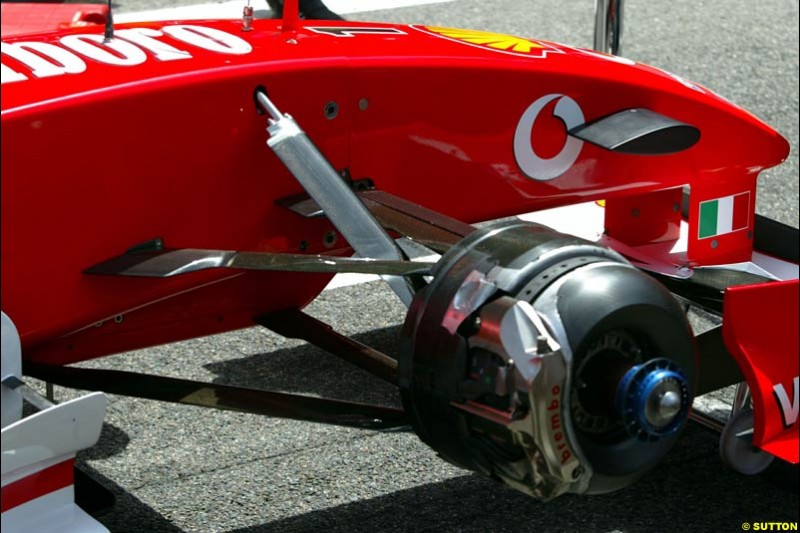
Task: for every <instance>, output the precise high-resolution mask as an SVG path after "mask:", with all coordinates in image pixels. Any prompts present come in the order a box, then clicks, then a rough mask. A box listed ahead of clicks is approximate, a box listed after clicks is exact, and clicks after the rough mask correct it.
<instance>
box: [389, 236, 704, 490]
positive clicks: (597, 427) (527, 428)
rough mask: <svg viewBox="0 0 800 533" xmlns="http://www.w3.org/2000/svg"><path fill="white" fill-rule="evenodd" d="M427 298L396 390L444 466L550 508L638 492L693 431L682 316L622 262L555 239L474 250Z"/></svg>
mask: <svg viewBox="0 0 800 533" xmlns="http://www.w3.org/2000/svg"><path fill="white" fill-rule="evenodd" d="M433 274H434V278H433V280H432V282H431V283H430V284H429V285H428V286H427V287H426V288H424V289H423V290H422V291H420V292H419V293H417V295H416V296H415V298H414V300H413V302H412V305H411V308H410V310H409V313H408V316H407V319H406V321H405V325H404V327H403V355H402V357H401V359H400V361H399V384H400V387H401V393H402V398H403V403H404V407H405V409H406V411H407V412H408V414H409V416H410V418H411V420H412V423H413V425H414V428H415V430H416V431H417V433H418V434H419V436H420V437H421V438H422V440H423V441H425V442H426V443H427V444H428V445H430V446H431V447H432V448H434V449H435V450H436V451H437V452H439V454H440V455H441V456H442V457H443V458H445V459H446V460H448V461H450V462H452V463H454V464H456V465H458V466H461V467H464V468H467V469H470V470H473V471H476V472H481V473H483V474H486V475H489V476H491V477H493V478H495V479H499V480H502V481H503V482H505V483H506V484H508V485H511V486H513V487H515V488H517V489H520V490H522V491H523V492H526V493H528V494H530V495H532V496H534V497H537V498H540V499H544V500H549V499H551V498H554V497H556V496H558V495H559V494H563V493H565V492H575V493H600V492H608V491H612V490H616V489H619V488H622V487H624V486H627V485H628V484H630V483H632V482H634V481H635V480H636V479H638V478H639V477H641V476H642V475H643V474H644V473H645V472H646V471H647V470H648V469H650V468H651V467H653V466H654V465H655V464H656V463H657V462H658V461H659V460H660V459H661V458H662V457H663V456H664V455H665V454H666V453H667V451H668V450H669V448H670V447H671V446H672V444H673V443H674V441H675V439H676V438H677V436H678V434H679V432H680V430H681V429H682V427H683V426H684V424H685V422H686V420H687V419H688V413H689V407H690V405H691V402H692V394H693V391H694V390H695V386H696V372H695V349H694V346H693V343H692V334H691V330H690V327H689V325H688V323H687V320H686V318H685V315H684V313H683V311H682V309H681V308H680V306H679V305H678V303H677V302H676V301H675V299H674V298H673V297H672V295H671V294H670V293H669V292H668V291H667V290H666V289H664V288H663V287H662V286H661V285H660V284H658V283H657V282H656V281H654V280H653V279H651V278H650V277H648V276H647V275H645V274H643V273H641V272H640V271H639V270H637V269H636V268H634V267H632V266H631V265H630V264H628V263H627V261H625V259H623V258H622V257H621V256H620V255H619V254H617V253H616V252H614V251H612V250H610V249H608V248H605V247H601V246H598V245H595V244H592V243H589V242H586V241H583V240H581V239H577V238H573V237H569V236H566V235H562V234H559V233H556V232H554V231H552V230H550V229H549V228H546V227H544V226H540V225H536V224H531V223H527V222H521V221H518V220H514V221H506V222H501V223H495V224H492V225H489V226H487V227H484V228H482V229H481V230H479V231H477V232H475V233H473V234H472V235H470V236H468V237H466V238H465V239H463V240H462V241H461V242H459V243H458V244H457V245H455V246H454V247H453V248H451V249H450V251H448V253H447V254H445V255H444V256H443V257H442V259H441V260H440V261H439V263H438V264H437V267H436V268H435V269H434V272H433Z"/></svg>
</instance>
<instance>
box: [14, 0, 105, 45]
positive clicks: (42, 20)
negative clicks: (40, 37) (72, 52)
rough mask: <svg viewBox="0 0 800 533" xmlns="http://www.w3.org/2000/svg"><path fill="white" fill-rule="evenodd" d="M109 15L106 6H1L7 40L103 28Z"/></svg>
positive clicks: (33, 4)
mask: <svg viewBox="0 0 800 533" xmlns="http://www.w3.org/2000/svg"><path fill="white" fill-rule="evenodd" d="M107 15H108V6H107V5H106V4H55V3H53V4H51V3H47V4H42V3H38V4H37V3H30V4H28V3H9V2H3V3H2V4H0V24H2V25H1V26H0V35H2V36H3V38H6V37H12V36H19V35H25V34H29V33H41V32H45V31H56V30H60V29H64V28H70V27H82V28H83V27H86V26H91V25H98V24H99V25H103V24H105V23H106V17H107ZM84 29H86V28H84Z"/></svg>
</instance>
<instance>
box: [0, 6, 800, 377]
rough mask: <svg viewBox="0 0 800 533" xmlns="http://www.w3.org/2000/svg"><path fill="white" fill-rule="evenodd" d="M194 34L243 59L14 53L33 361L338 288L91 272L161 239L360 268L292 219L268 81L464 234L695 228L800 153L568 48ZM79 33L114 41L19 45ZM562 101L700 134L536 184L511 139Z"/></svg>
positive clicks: (735, 252) (13, 280)
mask: <svg viewBox="0 0 800 533" xmlns="http://www.w3.org/2000/svg"><path fill="white" fill-rule="evenodd" d="M192 24H193V27H194V29H192V28H188V29H186V28H183V29H180V28H178V29H180V31H184V32H185V31H188V32H189V33H190V34H196V33H197V32H198V31H199V30H198V29H197V26H198V25H199V26H201V28H200V30H202V31H207V30H205V29H207V28H212V29H214V30H221V31H224V32H226V33H227V34H228V35H233V36H236V38H237V39H240V40H242V42H244V43H245V45H244V46H245V48H246V49H247V51H246V52H243V53H227V52H226V53H220V52H219V51H210V50H206V49H204V48H203V47H201V46H195V45H193V44H190V43H187V42H186V40H185V39H184V40H181V39H178V38H176V37H174V36H173V35H170V34H169V32H170V31H173V32H174V31H175V30H176V25H175V24H172V23H170V24H166V23H143V24H132V25H117V35H118V39H120V40H123V41H124V38H123V37H122V36H123V35H124V33H123V30H125V29H130V28H134V27H137V28H148V29H149V30H143V31H149V32H150V33H151V34H152V32H153V30H155V31H156V32H158V33H157V35H158V36H157V37H155V39H156V41H158V42H159V43H161V45H159V46H163V45H168V46H169V47H171V50H173V52H170V54H172V55H170V56H169V59H168V60H163V58H162V60H158V59H156V56H157V55H158V52H157V51H153V50H144V51H143V53H144V56H141V57H140V58H139V59H141V61H139V63H138V64H136V65H131V66H119V65H113V64H108V62H109V61H111V62H113V61H112V60H113V59H114V58H113V57H110V56H109V54H111V56H115V57H116V58H117V60H118V61H122V60H126V58H125V57H124V54H123V55H122V56H121V55H120V53H119V52H115V51H114V50H111V49H110V48H108V47H107V46H106V45H103V44H100V43H94V44H92V43H91V42H89V43H88V46H90V47H95V48H96V49H95V48H92V49H91V50H92V51H93V53H94V54H95V55H96V54H100V55H101V56H102V57H105V58H106V60H105V61H98V60H96V59H91V58H89V57H83V56H82V57H81V58H79V59H80V60H81V61H82V63H83V64H84V65H85V68H84V70H83V71H81V72H76V73H65V74H61V75H54V76H50V77H36V76H35V75H34V74H33V73H32V72H31V69H30V68H29V67H26V65H25V64H23V63H21V62H20V61H18V60H15V59H14V58H13V57H10V56H8V55H6V54H4V55H3V65H4V66H6V67H8V69H10V71H11V72H14V73H16V75H15V76H16V78H20V76H24V77H25V78H27V79H19V81H11V82H8V83H4V84H3V85H2V154H3V157H2V176H3V180H2V254H0V256H1V258H2V302H3V310H4V311H5V312H6V313H8V314H9V316H11V317H12V319H13V320H14V322H15V324H16V325H17V327H18V329H19V331H20V334H21V337H22V341H23V346H24V349H23V353H24V354H25V357H26V358H31V359H35V360H38V361H42V362H50V363H68V362H73V361H78V360H83V359H87V358H91V357H96V356H99V355H103V354H107V353H114V352H119V351H123V350H128V349H133V348H138V347H145V346H150V345H153V344H158V343H163V342H170V341H175V340H180V339H184V338H188V337H196V336H201V335H207V334H210V333H217V332H220V331H225V330H229V329H234V328H238V327H243V326H245V325H249V324H250V323H251V319H252V318H253V317H254V316H256V315H258V314H260V313H264V312H267V311H271V310H275V309H280V308H286V307H302V306H303V305H305V304H306V303H308V302H309V301H310V300H311V299H312V298H313V297H314V296H315V295H316V294H317V293H318V292H319V291H320V290H321V289H322V287H323V286H324V284H325V282H326V280H327V277H325V276H317V275H299V274H298V275H292V276H288V275H282V274H274V273H269V274H268V273H235V272H204V273H197V274H191V275H187V276H181V277H176V278H170V279H166V280H154V279H131V278H106V277H93V276H86V275H84V274H82V272H83V270H84V269H86V268H88V267H90V266H92V265H94V264H96V263H99V262H101V261H104V260H106V259H108V258H110V257H113V256H116V255H119V254H121V253H123V252H124V251H125V250H126V249H128V248H129V247H131V246H134V245H137V244H139V243H142V242H145V241H148V240H150V239H153V238H155V237H161V238H163V239H164V241H165V244H166V246H167V247H170V248H217V249H227V250H231V249H234V250H269V251H276V252H282V251H288V252H297V251H299V250H300V249H301V243H303V242H305V243H308V245H309V246H308V248H307V251H308V252H310V253H322V252H325V253H346V250H344V249H343V250H335V251H331V250H327V249H326V248H324V246H323V244H322V237H323V236H324V235H325V233H326V232H327V231H328V230H329V229H330V225H329V224H328V223H327V222H326V221H324V220H305V219H301V218H299V217H298V216H297V215H295V214H293V213H290V212H288V211H286V210H284V209H283V208H281V207H278V206H276V204H275V201H276V200H277V199H280V198H282V197H285V196H287V195H290V194H295V193H299V192H301V188H300V186H299V185H298V184H297V183H296V181H295V180H294V179H293V177H292V176H290V175H289V173H288V172H287V171H286V169H285V168H284V167H283V166H282V165H281V163H280V162H279V161H278V159H277V158H276V157H275V155H274V154H273V153H272V152H271V151H270V150H269V149H268V148H267V147H266V145H265V141H266V139H267V134H266V132H265V127H266V121H265V118H264V117H263V116H261V115H258V114H257V113H256V112H255V106H254V103H253V91H254V89H255V88H256V87H257V86H259V85H263V86H265V87H266V88H267V90H268V91H269V95H270V97H271V98H272V99H273V100H274V102H275V103H276V105H277V106H278V107H279V108H280V109H281V110H282V111H284V112H286V113H290V114H291V115H293V116H294V117H295V118H296V119H297V120H298V122H299V123H300V125H301V126H302V127H303V128H304V129H305V130H306V131H307V132H308V134H309V136H310V137H311V139H312V140H313V141H314V142H315V143H316V144H317V145H318V146H319V148H320V149H321V151H322V152H323V153H324V154H325V155H326V156H327V157H328V159H329V160H330V161H331V162H332V164H333V165H334V167H335V168H337V169H345V168H347V169H349V170H350V174H351V176H352V177H353V178H354V179H361V178H371V179H372V180H373V181H374V182H375V184H376V186H377V187H378V188H379V189H382V190H385V191H388V192H390V193H393V194H396V195H398V196H401V197H403V198H406V199H408V200H410V201H412V202H416V203H419V204H421V205H423V206H425V207H427V208H430V209H434V210H437V211H440V212H443V213H445V214H447V215H450V216H453V217H456V218H458V219H462V220H464V221H468V222H472V221H478V220H486V219H491V218H497V217H501V216H507V215H512V214H517V213H522V212H528V211H532V210H536V209H540V208H547V207H555V206H558V205H565V204H569V203H573V202H577V201H587V200H593V199H599V198H605V199H609V200H610V201H613V200H614V199H618V198H624V197H632V196H636V195H646V194H648V193H652V192H654V191H658V190H662V189H669V188H676V187H681V186H684V185H689V186H690V187H691V189H692V202H693V204H692V205H693V209H692V211H691V212H690V223H692V224H694V225H695V227H696V224H697V221H696V218H697V208H696V206H697V205H698V202H699V201H702V200H706V199H709V198H716V197H721V196H726V195H730V194H734V193H738V192H742V191H752V194H751V198H752V199H753V200H752V202H753V204H752V205H750V206H749V211H750V212H751V213H752V210H753V209H754V199H755V180H756V176H757V174H758V173H759V172H760V171H761V170H763V169H765V168H768V167H771V166H774V165H776V164H778V163H779V162H781V161H782V160H783V159H784V158H785V157H786V155H787V153H788V144H787V143H786V141H785V140H784V139H783V138H782V137H780V135H778V134H777V133H776V132H775V131H774V130H772V129H771V128H770V127H769V126H767V125H765V124H763V123H762V122H760V121H759V120H757V119H756V118H755V117H753V116H752V115H750V114H748V113H747V112H745V111H743V110H741V109H739V108H737V107H735V106H733V105H732V104H730V103H728V102H727V101H725V100H723V99H722V98H720V97H717V96H716V95H714V94H713V93H711V92H710V91H707V90H705V89H703V88H700V87H696V86H691V84H688V83H686V82H685V81H681V80H678V79H676V78H675V77H673V76H671V75H668V74H666V73H664V72H662V71H660V70H658V69H654V68H652V67H647V66H642V65H629V64H623V63H620V62H619V60H618V59H616V58H612V57H610V56H604V55H601V54H597V53H594V52H589V51H581V50H577V49H573V48H570V47H566V46H561V45H556V44H553V43H544V42H538V41H527V40H518V43H517V44H518V45H519V46H517V47H516V48H518V50H516V49H511V48H509V49H507V50H499V49H496V48H492V47H489V46H483V45H474V44H471V43H469V42H466V41H464V40H463V39H462V40H459V39H460V37H458V36H457V35H456V36H454V35H453V34H452V33H448V32H446V31H442V30H441V29H435V28H416V27H408V26H398V27H393V26H389V25H381V24H358V23H352V22H348V23H346V27H348V28H356V29H357V31H351V32H348V33H346V34H341V35H336V34H331V33H325V31H324V30H325V28H332V27H341V23H338V24H332V23H328V24H327V26H323V24H322V23H316V22H315V23H314V24H315V25H316V24H318V25H319V26H320V27H321V28H322V30H321V31H320V30H317V31H314V30H312V29H310V28H308V27H304V26H300V27H299V28H298V30H297V31H296V32H289V33H282V32H281V22H280V21H268V20H262V21H255V23H254V30H253V31H250V32H242V31H241V23H240V22H239V21H212V22H199V23H192ZM371 30H372V31H371ZM78 34H91V35H95V36H96V35H101V34H102V29H99V28H98V29H95V30H87V29H73V30H65V31H62V32H56V33H43V34H40V35H35V36H30V35H28V36H25V37H20V38H4V39H3V42H4V43H20V42H37V43H47V44H50V45H53V46H56V47H59V48H60V49H64V50H67V44H66V43H69V41H70V39H71V38H70V37H69V36H70V35H78ZM81 39H83V41H86V40H87V38H81ZM237 42H238V41H237ZM526 43H528V44H526ZM73 44H74V43H73ZM151 44H152V43H151ZM206 44H207V43H206ZM526 47H527V51H526ZM223 48H224V47H223ZM519 50H522V51H519ZM67 51H68V50H67ZM174 51H177V52H174ZM240 51H241V50H240ZM161 53H162V55H163V53H164V52H163V50H162V52H161ZM103 54H105V55H103ZM132 57H133V56H131V57H128V58H127V59H128V60H131V58H132ZM133 59H136V58H133ZM131 61H133V60H131ZM137 61H138V60H137ZM133 62H136V61H133ZM4 75H5V73H4ZM548 95H561V96H558V97H557V99H558V102H559V103H560V102H562V101H564V102H568V101H569V100H571V101H573V102H574V103H575V104H576V105H577V106H578V107H579V109H580V111H581V113H582V115H583V117H584V120H585V121H586V122H589V121H593V120H596V119H599V118H602V117H604V116H607V115H610V114H613V113H616V112H618V111H620V110H623V109H628V108H636V107H644V108H648V109H652V110H654V111H656V112H658V113H662V114H664V115H667V116H669V117H671V118H674V119H676V120H679V121H682V122H686V123H689V124H692V125H694V126H696V127H698V128H699V129H700V131H701V138H700V140H699V142H698V143H697V144H696V145H695V146H693V147H692V148H690V149H689V150H686V151H684V152H681V153H677V154H672V155H666V156H635V155H627V154H618V153H612V152H608V151H605V150H603V149H602V148H599V147H597V146H594V145H591V144H589V143H583V144H582V145H581V146H580V151H579V153H578V154H577V156H576V158H575V159H574V161H573V162H572V163H571V164H569V165H567V168H566V169H565V170H564V171H563V172H562V173H561V174H560V175H558V176H557V177H554V178H553V179H550V180H547V181H541V180H537V179H532V178H531V177H529V176H526V175H525V173H524V172H523V169H522V168H521V167H520V164H519V159H518V157H517V154H515V150H514V138H515V132H516V130H517V126H518V124H519V123H520V120H521V117H522V116H523V114H524V113H525V112H526V110H527V109H529V106H531V105H532V104H533V103H534V102H536V101H538V100H539V99H541V98H543V97H546V96H548ZM329 102H336V103H337V104H338V106H339V113H338V116H337V117H336V118H335V119H334V120H328V119H327V118H326V117H325V114H324V109H325V106H326V104H328V103H329ZM554 112H555V107H553V108H552V110H551V108H550V107H548V108H547V109H546V110H545V111H543V112H542V113H540V115H539V116H538V120H535V121H534V123H533V124H532V125H531V133H530V141H529V142H530V143H531V148H532V152H533V153H534V154H535V155H536V156H537V157H539V158H544V159H547V158H549V157H551V156H553V154H555V156H556V157H559V154H560V153H561V150H560V149H559V147H560V146H561V145H562V144H563V145H564V146H566V144H565V143H568V142H569V139H571V138H568V137H567V136H566V135H565V132H564V131H559V128H562V130H563V127H564V126H563V125H562V123H561V121H560V119H558V120H552V117H551V116H549V115H550V114H552V113H554ZM540 121H541V123H540ZM542 132H545V136H544V138H542ZM547 132H549V133H547ZM523 133H525V132H523ZM537 139H542V140H541V141H539V140H537ZM540 142H541V146H540V145H539V144H540ZM562 150H563V148H562ZM453 191H458V194H457V195H455V196H454V193H453ZM752 220H753V217H752V216H751V217H750V224H751V225H752ZM668 231H671V230H668ZM632 238H635V235H634V236H633V237H632ZM750 251H751V240H750V239H749V236H748V232H747V231H739V232H734V233H731V234H730V235H726V236H723V237H721V238H720V239H719V242H718V243H717V246H715V247H712V246H710V245H708V243H707V242H703V241H700V242H697V239H694V241H690V243H689V257H690V259H691V260H692V261H693V262H695V263H698V264H707V263H720V262H727V261H732V260H744V259H745V258H749V256H750ZM115 317H120V318H119V319H117V320H115Z"/></svg>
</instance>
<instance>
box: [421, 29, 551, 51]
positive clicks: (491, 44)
mask: <svg viewBox="0 0 800 533" xmlns="http://www.w3.org/2000/svg"><path fill="white" fill-rule="evenodd" d="M416 28H417V29H419V30H421V31H425V32H428V33H432V34H434V35H438V36H439V37H444V38H445V39H449V40H452V41H457V42H461V43H464V44H469V45H472V46H476V47H479V48H489V49H492V50H496V51H498V52H505V53H509V54H514V55H520V56H527V57H545V56H546V55H547V53H548V52H559V53H562V52H561V50H558V49H556V48H554V47H552V46H550V45H549V44H545V43H542V42H540V41H532V40H530V39H523V38H522V37H514V36H512V35H504V34H502V33H492V32H488V31H477V30H460V29H456V28H441V27H438V26H421V27H419V26H418V27H416Z"/></svg>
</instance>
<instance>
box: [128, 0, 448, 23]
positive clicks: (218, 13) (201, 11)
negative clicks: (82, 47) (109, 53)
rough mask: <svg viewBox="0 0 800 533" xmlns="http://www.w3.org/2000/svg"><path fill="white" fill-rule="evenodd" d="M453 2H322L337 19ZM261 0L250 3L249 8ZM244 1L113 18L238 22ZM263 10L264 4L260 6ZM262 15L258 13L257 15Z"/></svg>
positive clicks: (161, 10) (140, 12)
mask: <svg viewBox="0 0 800 533" xmlns="http://www.w3.org/2000/svg"><path fill="white" fill-rule="evenodd" d="M454 1H455V0H325V5H326V6H327V7H328V8H329V9H330V10H331V11H333V12H335V13H338V14H340V15H347V14H350V13H362V12H365V11H380V10H385V9H398V8H401V7H412V6H420V5H426V4H445V3H450V2H454ZM256 2H258V4H262V1H261V0H251V5H253V6H255V4H256ZM245 4H246V0H233V1H228V2H215V3H209V4H197V5H191V6H180V7H170V8H165V9H154V10H150V11H138V12H135V13H120V14H114V22H120V23H122V22H142V21H147V20H202V19H238V18H241V16H242V8H243V7H244V6H245ZM263 5H264V6H266V2H263ZM259 12H261V13H259ZM268 12H269V10H268V9H263V10H261V9H257V10H256V18H260V17H264V16H269V15H263V13H268Z"/></svg>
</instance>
